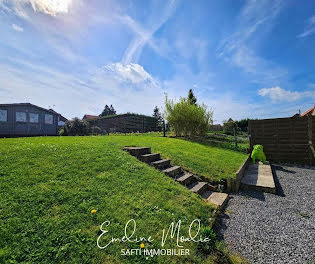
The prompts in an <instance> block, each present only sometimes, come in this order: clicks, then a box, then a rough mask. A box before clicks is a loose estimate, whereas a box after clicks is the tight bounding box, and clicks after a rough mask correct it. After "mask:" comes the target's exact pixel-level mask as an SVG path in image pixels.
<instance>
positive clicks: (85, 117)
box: [82, 115, 98, 120]
mask: <svg viewBox="0 0 315 264" xmlns="http://www.w3.org/2000/svg"><path fill="white" fill-rule="evenodd" d="M96 118H98V116H96V115H84V116H83V118H82V120H92V119H96Z"/></svg>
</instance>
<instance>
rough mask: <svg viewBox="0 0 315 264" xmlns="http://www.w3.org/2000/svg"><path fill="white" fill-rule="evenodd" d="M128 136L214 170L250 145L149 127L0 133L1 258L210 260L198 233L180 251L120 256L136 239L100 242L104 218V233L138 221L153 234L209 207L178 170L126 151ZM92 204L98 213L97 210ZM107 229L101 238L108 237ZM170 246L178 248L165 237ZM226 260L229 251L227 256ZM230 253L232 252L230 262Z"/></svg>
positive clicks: (118, 232)
mask: <svg viewBox="0 0 315 264" xmlns="http://www.w3.org/2000/svg"><path fill="white" fill-rule="evenodd" d="M124 145H141V146H151V147H152V150H153V151H158V152H161V153H162V154H163V155H165V156H166V157H169V158H171V159H172V160H173V161H174V162H175V163H176V164H178V165H182V166H184V167H186V168H189V169H190V170H191V171H194V172H196V173H200V174H203V175H208V176H209V177H212V178H219V177H223V178H226V177H229V176H231V175H232V174H233V173H235V171H236V169H237V168H238V167H239V165H240V164H241V163H242V161H243V160H244V159H245V156H246V155H244V154H242V153H238V152H233V151H229V150H224V149H223V150H222V149H219V148H214V147H209V146H204V145H201V144H198V143H193V142H188V141H184V140H179V139H171V138H160V137H150V136H103V137H38V138H17V139H0V263H144V262H145V263H212V261H213V259H215V258H216V257H215V256H216V253H215V252H214V253H213V254H212V256H210V257H208V258H207V260H205V259H204V258H205V257H204V256H203V255H202V254H201V251H200V249H198V248H197V245H198V243H192V242H187V243H185V246H184V248H189V249H190V250H191V251H190V255H189V256H183V257H178V256H177V257H165V256H164V257H154V258H149V259H148V260H147V259H145V257H143V256H133V257H132V256H129V257H127V256H121V254H120V249H121V248H139V246H140V243H138V242H134V243H132V244H124V243H120V244H119V243H114V244H113V245H110V246H109V247H108V248H106V249H104V250H101V249H99V248H98V247H97V245H96V240H97V237H98V236H99V234H100V233H99V227H100V225H101V224H102V223H103V222H104V221H107V220H108V221H111V225H110V227H109V228H108V230H109V233H108V235H106V236H105V238H107V239H110V238H111V237H112V236H113V237H121V236H122V235H123V230H124V225H125V223H126V222H127V221H128V220H129V219H131V218H133V219H135V220H136V222H137V231H136V235H137V236H144V237H148V236H149V235H152V237H153V238H154V239H155V240H154V241H153V242H152V243H145V247H146V248H160V247H161V246H160V238H161V232H162V230H163V229H164V228H166V229H167V228H168V226H169V224H170V223H171V222H172V221H178V220H180V219H181V220H182V222H183V224H182V229H181V230H182V234H183V235H185V236H187V235H188V225H189V224H190V222H191V221H192V220H194V219H196V218H198V219H201V222H202V228H206V227H207V226H208V223H209V222H208V221H209V220H208V219H209V217H210V216H211V213H212V210H213V208H212V207H211V206H210V205H209V204H207V203H205V202H204V201H203V200H202V199H201V198H200V197H199V196H197V195H195V194H193V193H191V192H190V191H189V190H187V189H185V188H184V187H183V186H181V185H179V184H178V183H176V182H175V181H174V180H173V179H171V178H169V177H166V176H165V175H163V174H162V173H160V172H159V171H157V170H155V169H153V168H152V167H149V166H148V165H146V164H144V163H142V162H140V161H138V160H137V159H136V158H134V157H132V156H130V155H129V154H128V153H126V152H123V151H121V147H122V146H124ZM92 209H96V210H97V212H96V213H95V214H91V210H92ZM105 240H106V239H104V241H105ZM165 247H166V248H176V246H175V244H174V241H172V240H169V241H168V242H167V243H166V246H165ZM226 261H227V260H226ZM224 263H227V262H224Z"/></svg>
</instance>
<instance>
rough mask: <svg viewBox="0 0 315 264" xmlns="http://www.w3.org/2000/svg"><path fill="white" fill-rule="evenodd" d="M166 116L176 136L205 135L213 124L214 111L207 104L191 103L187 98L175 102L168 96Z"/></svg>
mask: <svg viewBox="0 0 315 264" xmlns="http://www.w3.org/2000/svg"><path fill="white" fill-rule="evenodd" d="M165 118H166V120H167V121H168V124H169V125H170V127H171V129H173V130H174V132H175V135H176V136H185V137H187V136H194V135H200V136H204V135H205V134H206V133H207V131H208V130H209V127H210V125H211V124H212V112H211V111H208V110H207V107H206V106H205V105H199V104H191V103H190V102H189V100H188V99H186V98H181V99H180V100H179V102H177V103H174V102H173V101H172V100H168V98H167V97H166V99H165Z"/></svg>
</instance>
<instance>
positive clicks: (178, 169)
mask: <svg viewBox="0 0 315 264" xmlns="http://www.w3.org/2000/svg"><path fill="white" fill-rule="evenodd" d="M163 172H164V173H165V174H166V175H168V176H170V177H173V178H174V177H175V176H176V175H178V174H181V173H182V168H181V167H180V166H173V167H170V168H167V169H165V170H163Z"/></svg>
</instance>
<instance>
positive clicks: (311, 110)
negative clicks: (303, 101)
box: [301, 106, 315, 116]
mask: <svg viewBox="0 0 315 264" xmlns="http://www.w3.org/2000/svg"><path fill="white" fill-rule="evenodd" d="M313 111H315V106H314V107H312V108H311V109H308V110H307V111H306V112H304V113H303V114H301V116H306V115H308V114H309V113H312V112H313Z"/></svg>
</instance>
